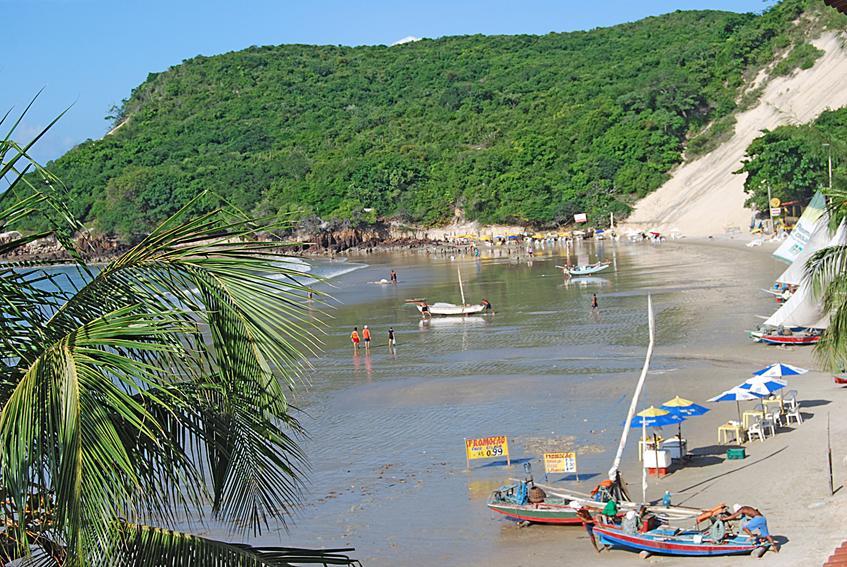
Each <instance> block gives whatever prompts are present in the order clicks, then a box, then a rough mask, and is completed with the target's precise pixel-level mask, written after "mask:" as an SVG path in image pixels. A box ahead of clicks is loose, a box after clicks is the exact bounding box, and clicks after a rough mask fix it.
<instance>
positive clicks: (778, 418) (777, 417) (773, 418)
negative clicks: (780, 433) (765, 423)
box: [771, 410, 782, 427]
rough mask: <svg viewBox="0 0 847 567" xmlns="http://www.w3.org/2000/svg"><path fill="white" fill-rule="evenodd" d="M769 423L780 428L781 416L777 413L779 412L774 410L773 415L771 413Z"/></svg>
mask: <svg viewBox="0 0 847 567" xmlns="http://www.w3.org/2000/svg"><path fill="white" fill-rule="evenodd" d="M771 421H772V422H773V424H775V425H778V426H780V427H782V414H780V413H779V410H774V411H773V413H771Z"/></svg>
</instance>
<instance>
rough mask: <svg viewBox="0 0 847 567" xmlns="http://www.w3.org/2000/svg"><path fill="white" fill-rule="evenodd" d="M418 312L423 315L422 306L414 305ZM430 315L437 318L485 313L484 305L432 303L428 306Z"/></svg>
mask: <svg viewBox="0 0 847 567" xmlns="http://www.w3.org/2000/svg"><path fill="white" fill-rule="evenodd" d="M416 307H417V308H418V311H420V312H421V313H423V306H421V305H416ZM428 307H429V314H430V315H439V316H445V317H447V316H451V315H452V316H455V315H476V314H479V313H482V312H483V311H485V305H482V304H478V305H454V304H452V303H434V304H432V305H429V306H428Z"/></svg>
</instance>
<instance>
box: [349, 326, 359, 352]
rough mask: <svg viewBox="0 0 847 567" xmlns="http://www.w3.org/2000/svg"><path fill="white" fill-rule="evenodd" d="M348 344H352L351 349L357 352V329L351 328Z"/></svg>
mask: <svg viewBox="0 0 847 567" xmlns="http://www.w3.org/2000/svg"><path fill="white" fill-rule="evenodd" d="M350 342H352V343H353V349H355V350H359V327H353V332H352V333H350Z"/></svg>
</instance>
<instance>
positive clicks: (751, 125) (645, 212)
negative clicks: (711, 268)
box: [625, 33, 847, 236]
mask: <svg viewBox="0 0 847 567" xmlns="http://www.w3.org/2000/svg"><path fill="white" fill-rule="evenodd" d="M843 41H844V40H843V36H840V35H836V34H832V33H829V34H825V35H823V36H822V37H820V38H818V39H817V40H815V41H814V42H813V43H814V44H815V45H816V46H817V47H819V48H820V49H823V50H824V51H825V52H826V54H825V55H823V56H822V57H821V58H820V59H818V61H817V62H816V63H815V65H814V67H812V68H811V69H807V70H805V71H799V72H797V73H795V74H794V75H792V76H790V77H780V78H776V79H773V80H772V81H771V82H770V83H769V84H768V85H767V86H766V87H765V90H764V92H763V93H762V96H761V98H760V101H759V103H758V105H757V106H756V107H754V108H753V109H751V110H748V111H746V112H744V113H741V114H739V115H738V123H737V124H736V128H735V134H734V135H733V137H732V138H731V139H730V140H728V141H727V142H726V143H724V144H722V145H721V146H719V147H718V148H717V149H716V150H714V151H712V152H711V153H709V154H707V155H705V156H703V157H701V158H699V159H697V160H695V161H692V162H688V163H684V164H682V165H681V166H680V167H678V168H677V169H676V170H675V171H674V172H673V173H672V177H671V179H670V180H669V181H668V182H667V183H665V184H664V185H663V186H662V187H660V188H659V189H658V190H656V191H655V192H654V193H652V194H650V195H648V196H647V197H646V198H644V199H642V200H641V201H640V202H639V203H638V204H637V206H636V208H635V210H634V211H633V213H632V215H630V217H629V218H628V219H627V222H626V224H625V226H626V227H629V228H634V229H638V230H643V229H648V228H658V229H659V230H670V229H679V230H680V231H682V232H683V234H686V235H690V236H709V235H719V234H724V233H725V232H727V231H728V230H730V229H732V228H735V227H737V228H740V229H742V230H743V229H745V228H746V227H748V226H749V224H750V218H751V215H752V211H750V210H749V209H745V208H744V201H745V198H746V196H745V194H744V177H745V176H743V175H735V174H733V173H732V172H733V171H736V170H738V168H739V167H741V160H742V159H743V158H744V151H745V150H746V149H747V146H749V145H750V142H752V141H753V139H754V138H756V137H757V136H759V135H760V133H761V131H762V130H764V129H773V128H776V127H777V126H781V125H784V124H797V123H803V122H808V121H810V120H813V119H814V118H816V117H817V116H818V115H819V114H820V113H821V112H823V111H824V110H826V109H827V108H833V109H835V108H840V107H842V106H847V50H845V49H844V47H842V43H843Z"/></svg>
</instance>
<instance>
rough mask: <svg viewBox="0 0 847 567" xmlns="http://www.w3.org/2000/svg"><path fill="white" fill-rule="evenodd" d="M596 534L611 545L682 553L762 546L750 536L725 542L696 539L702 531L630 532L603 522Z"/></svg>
mask: <svg viewBox="0 0 847 567" xmlns="http://www.w3.org/2000/svg"><path fill="white" fill-rule="evenodd" d="M594 535H595V536H597V537H598V538H599V539H600V542H601V543H603V544H605V545H609V546H611V547H620V548H624V549H629V550H632V551H639V552H640V551H648V552H650V553H653V554H656V555H677V556H683V557H716V556H722V555H747V554H749V553H752V552H753V550H755V549H756V548H757V547H759V545H758V544H757V543H756V540H755V539H753V538H751V537H748V536H735V537H734V538H732V539H730V540H728V541H726V542H724V543H714V542H708V541H703V542H701V543H696V542H695V536H698V535H701V534H700V532H697V531H684V532H681V533H678V534H674V532H673V531H671V530H667V529H663V528H660V529H658V530H652V531H650V532H647V533H643V534H641V533H638V534H628V533H625V532H624V531H623V530H621V529H620V528H618V527H616V526H609V525H606V524H603V525H595V526H594Z"/></svg>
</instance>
